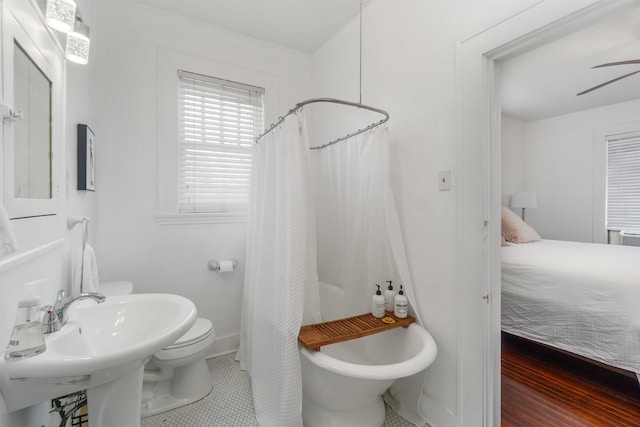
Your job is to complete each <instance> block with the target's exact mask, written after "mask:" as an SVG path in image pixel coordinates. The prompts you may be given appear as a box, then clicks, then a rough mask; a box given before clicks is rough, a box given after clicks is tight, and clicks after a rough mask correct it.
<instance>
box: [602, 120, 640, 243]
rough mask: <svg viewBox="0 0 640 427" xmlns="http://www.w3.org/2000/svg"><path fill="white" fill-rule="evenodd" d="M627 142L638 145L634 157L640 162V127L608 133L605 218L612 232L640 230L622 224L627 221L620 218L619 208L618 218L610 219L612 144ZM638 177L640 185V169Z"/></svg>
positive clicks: (638, 216) (635, 218)
mask: <svg viewBox="0 0 640 427" xmlns="http://www.w3.org/2000/svg"><path fill="white" fill-rule="evenodd" d="M625 142H631V143H634V145H637V147H634V155H633V159H634V162H638V163H640V129H638V130H634V131H630V132H624V133H619V134H612V135H607V136H606V142H605V145H606V198H605V219H606V225H605V226H606V229H607V230H608V231H609V232H610V231H617V232H620V231H623V230H631V231H638V230H640V227H633V226H627V225H626V224H622V223H621V222H625V220H624V219H620V218H619V217H620V212H619V209H618V211H616V212H614V213H616V214H617V215H616V216H618V218H617V219H615V220H614V219H610V217H611V212H610V209H609V203H610V202H611V201H612V200H611V196H610V192H611V187H610V179H611V176H610V155H611V151H610V145H611V144H612V143H625ZM636 150H637V151H638V152H637V153H635V151H636ZM628 157H632V156H628ZM637 174H638V177H634V178H633V179H634V183H637V184H638V185H639V186H640V171H638V172H637ZM627 217H628V215H627V216H625V218H627ZM633 217H634V220H633V221H635V222H639V223H640V213H637V214H636V215H633ZM628 221H629V220H628V219H627V220H626V222H628Z"/></svg>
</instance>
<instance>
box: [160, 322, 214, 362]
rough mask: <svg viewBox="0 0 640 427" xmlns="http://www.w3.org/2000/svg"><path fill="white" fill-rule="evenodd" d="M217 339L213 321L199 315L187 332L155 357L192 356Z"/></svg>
mask: <svg viewBox="0 0 640 427" xmlns="http://www.w3.org/2000/svg"><path fill="white" fill-rule="evenodd" d="M215 339H216V336H215V330H214V329H213V324H212V323H211V321H210V320H209V319H204V318H202V317H199V318H197V319H196V321H195V323H194V324H193V326H192V327H191V329H189V330H188V331H187V333H186V334H184V335H183V336H181V337H180V338H178V339H177V340H176V341H175V342H174V343H173V344H171V345H169V346H167V347H165V348H163V349H162V350H160V351H159V352H157V353H155V354H154V357H156V358H157V359H159V360H173V359H179V358H182V357H186V356H190V355H192V354H194V353H197V352H198V351H201V350H204V349H206V348H207V347H209V346H210V345H211V344H212V343H213V342H214V341H215Z"/></svg>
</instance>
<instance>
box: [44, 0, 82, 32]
mask: <svg viewBox="0 0 640 427" xmlns="http://www.w3.org/2000/svg"><path fill="white" fill-rule="evenodd" d="M45 19H46V21H47V24H48V25H49V26H50V27H51V28H53V29H54V30H58V31H61V32H63V33H68V32H69V31H71V30H73V27H74V23H75V20H76V2H75V1H74V0H47V9H46V12H45Z"/></svg>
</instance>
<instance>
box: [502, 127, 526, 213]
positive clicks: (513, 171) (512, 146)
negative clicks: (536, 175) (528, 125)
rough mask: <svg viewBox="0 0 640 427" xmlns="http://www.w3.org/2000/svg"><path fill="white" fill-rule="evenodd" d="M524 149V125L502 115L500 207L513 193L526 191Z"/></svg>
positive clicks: (509, 199)
mask: <svg viewBox="0 0 640 427" xmlns="http://www.w3.org/2000/svg"><path fill="white" fill-rule="evenodd" d="M525 149H526V133H525V123H523V122H521V121H520V120H516V119H513V118H511V117H509V116H505V115H502V206H509V202H510V201H511V195H512V194H513V193H515V192H517V191H527V186H526V181H525V178H526V173H525V167H526V162H525Z"/></svg>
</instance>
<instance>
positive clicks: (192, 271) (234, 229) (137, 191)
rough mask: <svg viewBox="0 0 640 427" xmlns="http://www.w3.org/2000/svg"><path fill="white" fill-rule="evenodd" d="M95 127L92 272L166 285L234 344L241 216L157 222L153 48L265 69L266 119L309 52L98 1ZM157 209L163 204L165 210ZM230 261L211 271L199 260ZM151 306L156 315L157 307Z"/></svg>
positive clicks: (160, 288) (220, 340) (300, 90)
mask: <svg viewBox="0 0 640 427" xmlns="http://www.w3.org/2000/svg"><path fill="white" fill-rule="evenodd" d="M98 9H99V26H100V28H101V29H102V30H103V31H102V38H101V39H99V40H98V48H97V49H98V53H97V55H96V57H97V66H98V69H99V71H98V75H97V87H96V89H95V90H94V93H93V96H94V97H95V99H96V103H97V110H96V114H95V121H94V123H95V128H94V131H95V133H96V135H97V136H96V140H97V148H96V151H97V159H98V160H97V166H96V172H97V177H96V186H97V191H96V195H97V198H98V202H97V211H96V215H95V216H97V217H99V221H100V225H101V226H100V229H99V230H98V231H97V233H96V235H95V237H96V254H97V258H98V269H99V275H100V280H101V281H106V280H112V279H113V280H117V279H127V280H131V281H133V283H134V287H135V292H138V293H141V292H167V293H175V294H180V295H183V296H185V297H187V298H189V299H191V300H192V301H194V302H195V304H196V306H197V308H198V313H199V315H200V316H202V317H206V318H209V319H211V320H212V322H213V324H214V327H215V329H216V334H217V340H216V344H215V346H216V347H215V348H214V353H215V352H220V351H225V350H228V349H234V348H237V345H238V333H239V329H240V309H241V295H242V287H243V282H244V259H245V236H246V223H226V224H192V225H159V224H158V223H157V221H156V218H155V215H156V214H157V213H158V212H157V198H156V197H157V188H156V187H157V173H158V172H157V168H156V136H157V135H156V132H157V131H156V125H157V122H156V102H157V101H156V100H157V95H156V94H157V91H156V56H157V50H158V48H163V49H168V50H174V51H176V52H179V53H182V54H186V55H192V56H197V57H200V58H202V59H205V60H210V61H215V62H219V63H224V64H228V65H230V66H232V67H236V68H238V67H240V68H244V69H248V70H252V71H255V72H258V73H264V74H267V75H270V76H272V77H273V78H275V79H276V80H277V81H278V83H279V84H278V86H279V88H280V90H279V92H278V93H267V94H266V95H265V96H267V97H275V98H276V102H275V105H276V108H275V109H277V111H266V122H267V123H270V122H272V121H273V120H274V119H275V118H276V117H277V116H278V115H280V114H282V112H283V111H287V110H288V109H289V108H291V106H292V105H293V104H294V103H295V102H297V101H299V100H300V99H303V98H305V95H306V94H307V93H308V91H309V86H310V83H309V82H310V79H309V75H310V56H309V55H306V54H302V53H299V52H296V51H293V50H289V49H285V48H281V47H278V46H275V45H272V44H268V43H265V42H262V41H259V40H255V39H251V38H248V37H245V36H242V35H239V34H236V33H232V32H229V31H227V30H223V29H221V28H215V27H212V26H208V25H204V24H202V23H199V22H196V21H192V20H187V19H184V18H181V17H179V16H176V15H171V14H166V13H163V12H160V11H157V10H155V9H152V8H147V7H143V6H140V5H138V4H135V3H132V2H130V1H126V0H124V1H123V0H116V1H108V2H100V4H99V5H98ZM165 213H166V212H165ZM212 258H213V259H217V260H224V259H231V258H234V259H236V260H238V263H239V265H238V269H237V270H236V271H234V272H232V273H226V274H222V275H221V274H218V273H215V272H212V271H209V270H208V269H207V262H208V260H209V259H212ZM159 315H161V314H159Z"/></svg>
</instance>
